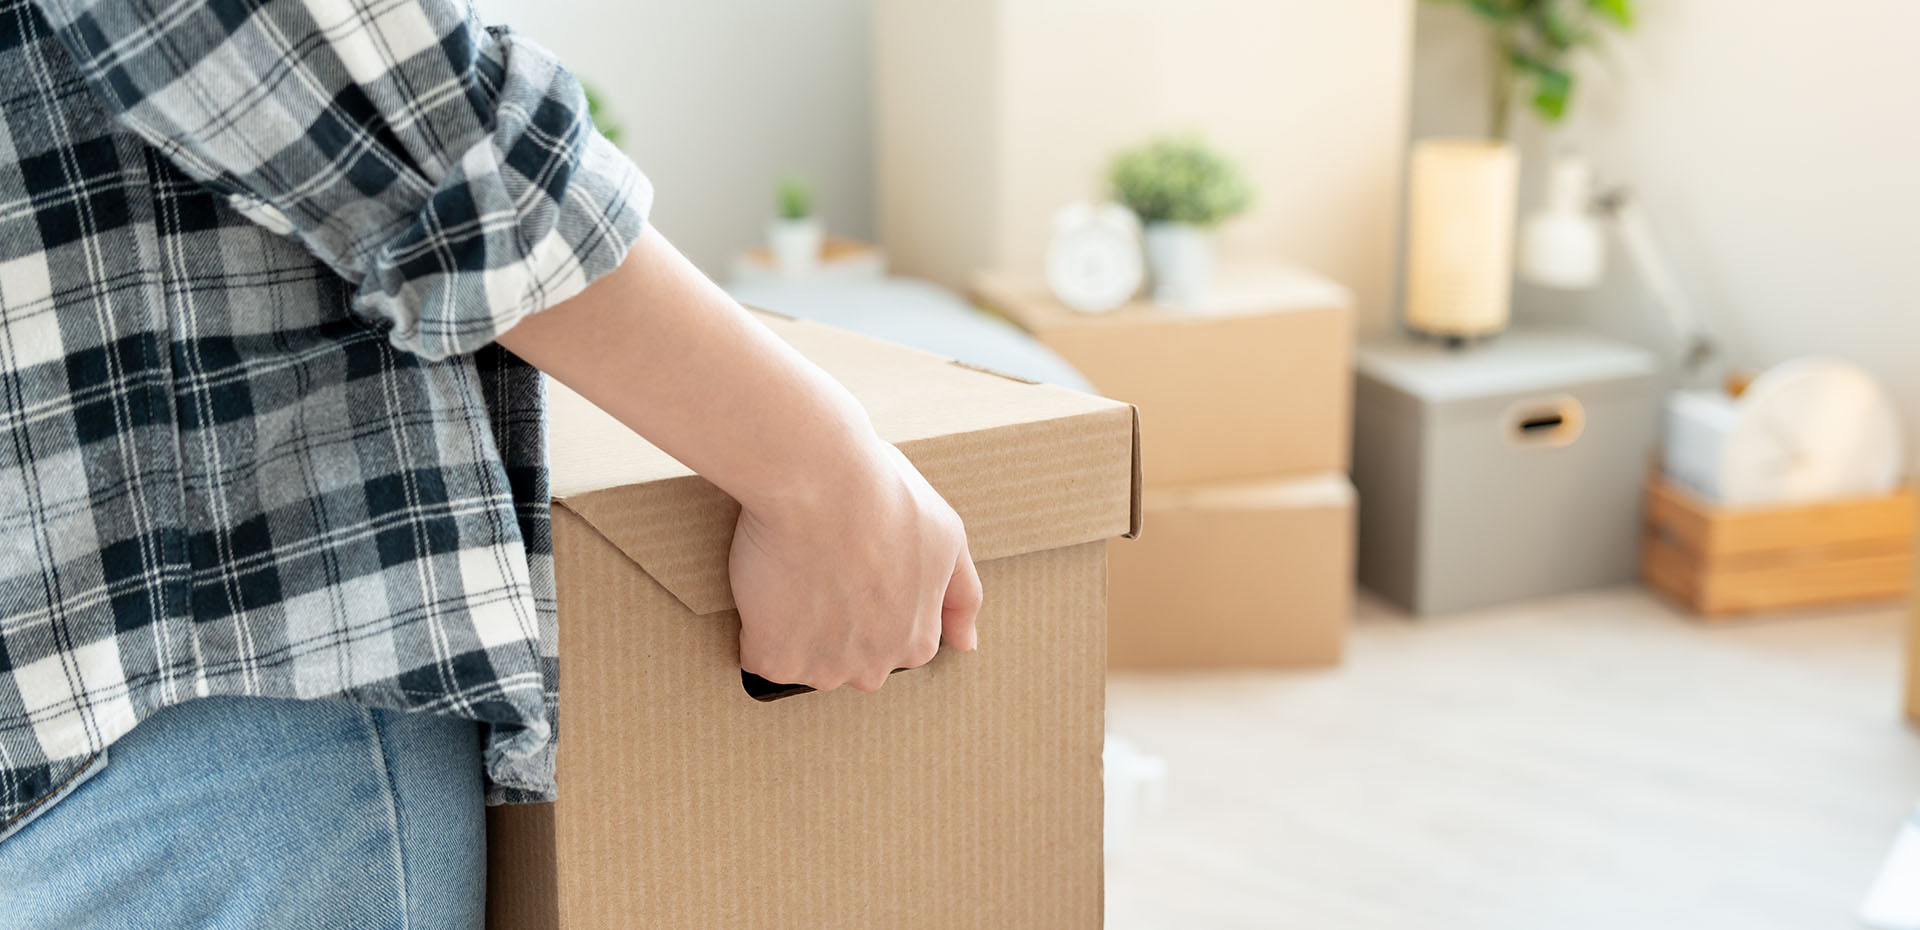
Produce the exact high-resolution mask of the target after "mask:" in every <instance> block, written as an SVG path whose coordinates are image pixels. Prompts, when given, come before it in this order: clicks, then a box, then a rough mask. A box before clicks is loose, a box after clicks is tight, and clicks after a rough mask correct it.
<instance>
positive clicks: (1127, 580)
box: [1107, 475, 1354, 669]
mask: <svg viewBox="0 0 1920 930" xmlns="http://www.w3.org/2000/svg"><path fill="white" fill-rule="evenodd" d="M1143 509H1144V510H1145V511H1146V522H1147V525H1148V527H1150V528H1151V531H1150V532H1148V533H1146V534H1144V535H1143V536H1142V537H1141V538H1139V539H1132V540H1120V541H1115V542H1114V543H1112V544H1111V557H1112V560H1113V565H1112V581H1111V584H1110V590H1111V596H1112V602H1111V604H1110V608H1109V610H1110V616H1109V620H1108V644H1107V664H1108V667H1110V668H1116V669H1170V668H1219V667H1250V668H1282V667H1295V666H1315V665H1328V664H1332V663H1335V662H1338V661H1339V660H1340V657H1341V654H1342V651H1343V649H1344V645H1345V642H1346V634H1347V625H1348V620H1349V618H1350V617H1351V615H1352V612H1353V520H1354V493H1353V487H1352V485H1350V484H1348V483H1347V479H1346V476H1344V475H1324V476H1321V477H1317V478H1311V479H1303V480H1298V481H1269V482H1256V483H1247V484H1233V485H1212V486H1200V487H1194V488H1183V489H1177V490H1165V491H1149V492H1147V494H1146V497H1145V500H1144V502H1143Z"/></svg>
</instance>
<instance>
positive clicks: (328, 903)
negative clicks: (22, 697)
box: [0, 697, 486, 930]
mask: <svg viewBox="0 0 1920 930" xmlns="http://www.w3.org/2000/svg"><path fill="white" fill-rule="evenodd" d="M108 757H109V758H108V759H107V761H106V762H105V764H104V765H98V766H96V768H95V770H94V771H93V772H91V773H90V775H89V776H88V777H87V778H86V780H85V781H84V782H79V783H78V787H75V788H74V789H73V790H72V792H71V793H70V794H68V795H67V797H66V798H65V799H64V800H62V801H60V802H59V803H58V804H55V805H53V806H52V807H50V808H49V809H47V810H46V812H45V813H43V814H41V815H40V817H39V818H38V819H36V820H34V821H32V822H31V823H28V824H27V825H26V826H24V827H22V828H20V829H19V830H18V831H17V832H16V833H14V834H13V835H12V836H10V837H8V838H6V839H5V840H0V928H6V930H14V928H36V930H37V928H60V930H92V928H101V930H106V928H114V930H121V928H128V930H132V928H146V927H154V928H160V927H165V928H176V927H179V928H187V927H194V928H200V927H205V928H236V930H237V928H246V930H256V928H274V930H335V928H339V930H345V928H353V930H386V928H393V930H441V928H447V930H480V927H481V924H482V922H483V913H482V912H483V907H484V898H485V894H484V892H485V868H486V821H485V817H484V812H483V810H482V795H481V781H480V779H481V761H480V743H479V734H478V732H477V727H476V726H475V725H474V724H473V723H470V722H466V721H460V720H454V719H452V718H445V717H432V716H426V715H421V714H403V713H398V712H389V711H378V710H368V709H366V708H363V707H359V706H357V705H353V704H345V703H336V702H319V701H287V700H271V699H266V698H221V697H216V698H203V699H200V700H195V701H189V702H187V703H185V704H181V705H179V706H177V707H171V708H168V709H166V710H164V711H161V712H160V713H158V714H155V715H153V716H152V717H150V718H149V719H147V720H146V721H145V722H143V723H141V724H140V725H139V726H138V727H135V728H134V730H133V732H131V733H129V734H127V735H126V736H125V737H122V738H121V739H120V741H119V742H117V743H115V744H114V745H113V746H112V748H111V749H110V750H109V751H108Z"/></svg>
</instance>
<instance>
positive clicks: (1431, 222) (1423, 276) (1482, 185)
mask: <svg viewBox="0 0 1920 930" xmlns="http://www.w3.org/2000/svg"><path fill="white" fill-rule="evenodd" d="M1411 174H1412V176H1411V178H1410V179H1409V185H1408V188H1409V189H1408V196H1407V291H1406V295H1407V304H1406V313H1407V326H1408V327H1410V328H1412V329H1414V330H1416V331H1418V332H1422V333H1426V334H1428V335H1432V336H1442V337H1449V338H1474V337H1478V336H1490V335H1492V334H1494V333H1497V332H1499V331H1501V330H1503V329H1505V328H1506V327H1507V320H1508V318H1509V308H1510V303H1509V302H1510V298H1511V296H1512V290H1513V239H1514V218H1515V214H1516V202H1517V200H1518V194H1519V184H1520V157H1519V155H1517V154H1516V153H1515V152H1514V149H1513V147H1512V146H1510V145H1507V144H1505V143H1500V142H1489V141H1485V140H1472V139H1423V140H1421V141H1420V142H1418V143H1416V144H1415V145H1414V147H1413V164H1412V172H1411Z"/></svg>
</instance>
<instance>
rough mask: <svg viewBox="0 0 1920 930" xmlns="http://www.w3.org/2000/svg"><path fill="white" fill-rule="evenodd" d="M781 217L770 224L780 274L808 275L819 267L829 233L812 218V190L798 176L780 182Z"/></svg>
mask: <svg viewBox="0 0 1920 930" xmlns="http://www.w3.org/2000/svg"><path fill="white" fill-rule="evenodd" d="M774 199H775V201H776V203H775V206H776V208H777V210H778V214H777V215H776V216H775V217H774V219H773V220H772V221H771V222H769V223H768V224H767V247H768V248H769V249H771V250H772V251H773V265H774V267H775V268H777V269H779V271H780V273H781V274H788V275H799V274H806V273H807V272H810V271H812V270H814V269H815V268H817V267H819V265H820V249H821V246H822V245H823V244H824V243H825V241H826V230H825V229H824V228H823V227H822V226H821V225H820V219H819V217H816V216H814V215H813V188H811V187H809V186H808V185H807V183H806V182H805V181H802V180H800V179H799V178H798V177H795V176H793V175H788V176H786V177H783V178H781V179H780V183H779V186H778V189H777V191H776V193H775V198H774Z"/></svg>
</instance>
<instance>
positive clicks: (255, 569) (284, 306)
mask: <svg viewBox="0 0 1920 930" xmlns="http://www.w3.org/2000/svg"><path fill="white" fill-rule="evenodd" d="M457 2H458V0H0V835H4V833H5V832H6V830H7V829H8V827H9V826H15V827H17V826H18V825H19V824H22V823H24V822H25V821H26V819H28V818H29V817H30V816H31V815H32V814H34V813H35V812H36V811H37V809H38V808H39V807H41V806H43V805H44V803H45V802H47V801H48V800H49V799H50V798H53V797H55V796H57V794H58V793H59V791H60V789H61V788H62V786H63V785H64V784H65V783H66V782H67V781H68V780H70V779H72V778H73V777H74V776H75V775H76V773H78V772H80V771H82V770H83V768H84V767H85V766H86V765H87V764H88V762H89V760H91V759H94V758H95V757H97V756H98V754H100V753H102V752H106V751H107V750H108V747H109V745H110V744H111V743H112V742H113V741H114V740H115V739H116V738H117V737H119V736H121V735H122V734H125V733H126V732H127V731H128V730H130V729H132V728H133V726H134V725H135V724H136V723H138V722H139V721H140V720H141V719H142V718H143V717H146V716H147V715H149V714H152V713H153V712H154V711H156V710H158V709H160V708H162V707H164V706H167V705H169V704H173V703H177V702H180V701H185V700H189V699H191V698H193V697H195V696H197V695H209V694H246V695H270V696H280V697H296V698H334V699H345V700H349V701H355V702H360V703H364V704H369V705H376V706H381V707H390V708H405V709H409V710H415V711H424V712H432V713H440V714H450V715H454V716H458V717H465V718H471V719H473V720H478V721H482V722H484V723H486V724H488V725H489V726H490V732H491V737H490V739H489V741H488V744H487V754H486V762H487V767H488V772H489V774H490V776H491V778H492V781H493V789H492V792H491V799H492V800H495V801H499V800H521V799H534V798H540V797H545V796H548V795H550V793H551V791H552V788H553V776H552V742H553V740H552V734H553V729H552V720H551V715H550V708H549V704H550V702H551V700H552V698H553V687H554V685H555V682H554V677H553V672H554V664H553V645H554V630H553V624H552V618H553V587H552V581H551V549H550V546H549V538H548V531H547V522H546V521H547V501H546V476H545V472H544V469H545V447H544V442H545V437H544V426H543V422H542V420H543V410H542V406H541V397H540V389H539V381H538V379H537V375H536V373H535V372H534V371H533V370H532V369H530V368H529V367H527V366H526V365H525V364H524V363H522V362H520V361H519V360H518V359H516V358H514V357H513V356H511V355H509V354H507V353H506V352H505V351H504V350H502V349H499V348H497V347H493V346H492V345H491V343H492V340H493V338H494V337H495V336H496V335H498V334H499V333H500V332H502V331H503V330H505V329H506V328H507V327H510V326H512V325H513V324H514V322H515V321H517V320H519V319H520V318H521V317H522V316H524V315H525V314H528V313H532V312H534V311H537V310H540V309H542V308H544V307H547V306H549V305H551V304H553V303H555V302H558V301H560V300H563V299H565V298H567V297H569V296H571V295H573V294H575V293H577V292H578V291H580V290H581V288H583V287H584V286H585V285H586V284H587V283H588V282H590V281H592V280H593V279H594V278H595V277H596V276H598V275H600V274H603V273H605V272H607V271H609V270H611V269H612V268H613V267H615V266H616V265H618V264H619V262H620V261H621V260H622V259H623V258H624V256H625V255H626V252H627V250H628V248H629V247H630V245H631V244H632V242H633V241H634V239H635V238H637V236H638V235H639V232H640V228H641V225H642V223H643V221H644V214H645V211H646V209H647V206H648V203H649V200H650V197H651V191H650V189H649V188H648V186H647V184H646V181H645V179H644V178H642V177H641V175H640V174H639V172H638V171H637V170H636V169H635V168H634V167H633V165H632V163H631V162H629V161H628V160H627V159H626V158H625V157H624V156H622V155H621V154H620V153H619V152H618V151H616V150H615V149H614V148H613V147H612V146H611V145H610V144H608V143H607V142H606V140H605V139H603V138H602V137H600V136H599V135H598V134H597V133H595V132H594V131H593V130H592V127H591V124H590V123H589V122H588V119H587V111H586V102H585V99H584V97H583V95H582V93H581V90H580V87H579V85H578V84H577V83H576V82H575V81H574V79H573V78H572V77H571V76H570V75H569V74H568V73H567V72H566V70H565V69H563V68H561V67H560V66H559V65H558V64H557V63H556V62H555V61H554V60H553V58H552V57H551V56H550V55H549V54H548V53H547V52H545V51H544V50H542V49H540V48H539V47H537V46H535V45H533V44H531V43H529V42H527V41H526V40H525V39H523V38H521V37H519V36H517V35H514V34H512V33H509V32H505V31H500V30H488V29H485V28H482V27H481V26H479V25H478V24H477V23H475V22H474V21H473V19H472V18H471V14H470V13H469V12H468V11H467V10H466V9H464V8H461V7H458V6H456V5H455V4H456V3H457Z"/></svg>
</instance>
